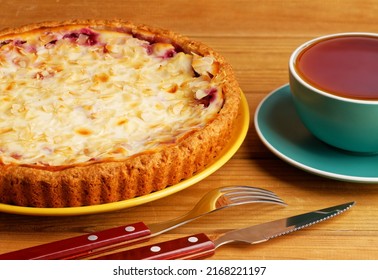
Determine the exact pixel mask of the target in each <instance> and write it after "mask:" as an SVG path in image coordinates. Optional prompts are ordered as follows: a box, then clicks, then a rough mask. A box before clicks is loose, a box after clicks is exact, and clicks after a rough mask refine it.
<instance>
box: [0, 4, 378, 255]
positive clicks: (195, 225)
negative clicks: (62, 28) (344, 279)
mask: <svg viewBox="0 0 378 280" xmlns="http://www.w3.org/2000/svg"><path fill="white" fill-rule="evenodd" d="M0 3H1V9H0V28H1V29H3V28H8V27H16V26H21V25H23V24H28V23H33V22H40V21H51V20H65V19H87V18H95V19H114V18H122V19H127V20H130V21H133V22H136V23H145V24H149V25H154V26H159V27H162V28H167V29H171V30H174V31H176V32H178V33H181V34H184V35H187V36H189V37H191V38H193V39H195V40H200V41H202V42H204V43H206V44H208V45H209V46H211V47H213V48H214V49H215V50H217V51H218V52H219V53H221V54H223V55H224V56H225V58H226V59H227V60H228V61H229V62H230V63H231V64H232V66H233V68H234V71H235V73H236V76H237V79H238V81H239V83H240V86H241V88H242V90H243V92H244V93H245V95H246V97H247V100H248V104H249V109H250V113H251V123H250V128H249V132H248V134H247V137H246V139H245V141H244V143H243V144H242V146H241V147H240V149H239V150H238V152H237V153H236V154H235V155H234V157H233V158H232V159H231V160H229V161H228V162H227V163H226V164H225V165H224V166H223V167H222V168H221V169H219V170H218V171H216V172H215V173H214V174H212V175H211V176H209V177H207V178H206V179H204V180H203V181H201V182H199V183H197V184H195V185H193V186H191V187H189V188H187V189H185V190H182V191H180V192H178V193H175V194H173V195H171V196H169V197H165V198H162V199H160V200H156V201H153V202H150V203H147V204H144V205H140V206H136V207H133V208H129V209H124V210H118V211H114V212H109V213H101V214H92V215H84V216H73V217H35V216H23V215H15V214H6V213H0V253H5V252H8V251H12V250H17V249H21V248H25V247H28V246H33V245H38V244H42V243H45V242H49V241H54V240H58V239H61V238H67V237H72V236H76V235H80V234H85V233H90V232H93V231H98V230H102V229H106V228H110V227H115V226H120V225H123V224H127V223H132V222H137V221H140V220H142V221H144V222H145V223H147V224H148V223H155V222H159V221H163V220H167V219H170V218H173V217H176V216H179V215H181V214H184V213H185V212H186V211H188V210H189V209H191V208H192V206H193V205H194V204H195V203H196V202H197V201H198V200H199V199H200V198H201V196H202V195H203V194H204V193H206V192H207V191H208V190H209V189H212V188H215V187H219V186H225V185H238V184H242V185H251V186H256V187H261V188H266V189H269V190H271V191H274V192H275V193H277V194H278V195H279V196H281V197H282V198H283V199H284V200H285V201H286V202H287V204H288V206H287V207H280V206H271V205H261V204H260V205H257V204H254V205H246V206H240V207H235V208H231V209H227V210H224V211H221V212H217V213H213V214H211V215H209V216H206V217H203V218H201V219H199V220H197V221H194V222H192V223H190V224H188V225H185V226H183V227H180V228H178V229H175V230H173V231H171V232H169V233H166V234H163V235H160V236H158V237H156V238H154V239H153V240H152V241H154V242H155V241H165V240H169V239H172V238H178V237H182V236H184V235H189V234H193V233H198V232H205V233H206V234H208V235H210V236H211V237H216V236H217V235H219V234H222V233H224V232H226V231H228V230H231V229H235V228H240V227H245V226H248V225H252V224H257V223H261V222H266V221H269V220H272V219H276V218H281V217H285V216H288V215H295V214H299V213H302V212H307V211H312V210H315V209H319V208H323V207H328V206H331V205H335V204H339V203H344V202H348V201H351V200H354V201H356V202H357V204H356V206H354V207H353V208H352V209H351V210H350V211H348V212H346V213H344V214H343V215H340V216H338V217H336V218H334V219H331V220H328V221H325V222H322V223H319V224H317V225H314V226H312V227H309V228H306V229H303V230H301V231H297V232H295V233H292V234H290V235H286V236H282V237H280V238H276V239H273V240H271V241H269V242H266V243H261V244H258V245H246V244H230V245H226V246H222V247H220V248H219V249H218V250H217V251H216V254H215V255H214V256H213V257H211V258H212V259H236V260H238V259H240V260H241V259H262V260H269V259H289V260H290V259H295V260H299V259H313V260H317V259H340V260H344V259H378V185H377V184H358V183H348V182H341V181H336V180H332V179H326V178H322V177H319V176H316V175H312V174H309V173H307V172H305V171H302V170H299V169H297V168H295V167H293V166H291V165H289V164H288V163H286V162H284V161H282V160H280V159H278V158H277V157H276V156H274V155H273V154H272V153H271V152H270V151H269V150H268V149H267V148H265V146H264V145H263V144H262V142H261V141H260V140H259V138H258V136H257V134H256V131H255V127H254V124H253V116H254V113H255V111H256V107H257V106H258V104H259V103H260V102H261V100H262V99H263V98H264V97H265V96H266V95H267V94H268V93H269V92H271V91H272V90H274V89H276V88H277V87H279V86H281V85H283V84H285V83H287V82H288V71H287V64H288V59H289V56H290V53H291V52H292V51H293V50H294V49H295V48H296V47H297V46H298V45H299V44H301V43H303V42H304V41H306V40H309V39H311V38H314V37H317V36H320V35H325V34H329V33H336V32H348V31H366V32H377V31H378V25H377V20H376V18H377V14H378V3H377V2H376V1H360V0H345V1H317V0H313V1H301V0H293V1H280V0H265V1H258V0H244V1H242V0H223V1H216V0H207V1H197V0H187V1H184V0H178V1H177V0H168V1H155V0H149V1H144V0H130V1H120V0H119V1H99V0H94V1H85V0H82V1H69V0H56V1H44V0H34V1H26V0H19V1H13V0H12V1H0ZM377 168H378V166H377Z"/></svg>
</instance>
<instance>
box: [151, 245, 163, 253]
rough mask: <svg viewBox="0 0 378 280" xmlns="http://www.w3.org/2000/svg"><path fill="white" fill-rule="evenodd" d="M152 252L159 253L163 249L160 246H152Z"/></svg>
mask: <svg viewBox="0 0 378 280" xmlns="http://www.w3.org/2000/svg"><path fill="white" fill-rule="evenodd" d="M150 250H151V252H154V253H157V252H159V251H160V250H161V248H160V247H159V246H152V247H151V248H150Z"/></svg>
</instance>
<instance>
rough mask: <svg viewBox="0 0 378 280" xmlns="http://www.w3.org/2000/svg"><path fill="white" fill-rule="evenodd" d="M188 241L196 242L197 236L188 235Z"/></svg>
mask: <svg viewBox="0 0 378 280" xmlns="http://www.w3.org/2000/svg"><path fill="white" fill-rule="evenodd" d="M188 241H189V242H190V243H196V242H197V241H198V238H197V237H195V236H192V237H189V238H188Z"/></svg>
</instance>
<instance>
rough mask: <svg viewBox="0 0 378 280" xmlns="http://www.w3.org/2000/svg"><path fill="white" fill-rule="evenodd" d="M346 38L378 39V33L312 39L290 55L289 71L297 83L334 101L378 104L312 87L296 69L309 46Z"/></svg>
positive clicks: (336, 34) (334, 35)
mask: <svg viewBox="0 0 378 280" xmlns="http://www.w3.org/2000/svg"><path fill="white" fill-rule="evenodd" d="M346 36H370V37H377V38H378V33H372V32H344V33H334V34H328V35H323V36H320V37H316V38H314V39H311V40H309V41H306V42H304V43H303V44H301V45H300V46H299V47H297V48H296V49H295V50H294V51H293V52H292V54H291V55H290V59H289V71H290V73H291V74H292V75H293V76H294V78H295V79H296V81H298V82H299V83H301V84H302V85H303V86H305V87H307V88H309V89H310V90H311V91H315V92H317V93H319V94H321V95H324V96H326V97H329V98H332V99H337V100H341V101H344V102H350V103H359V104H378V100H367V99H358V98H349V97H343V96H339V95H336V94H332V93H328V92H326V91H324V90H321V89H318V88H316V87H315V86H313V85H311V84H310V83H308V82H306V81H305V80H304V79H303V78H302V77H301V76H300V75H299V74H298V72H297V70H296V68H295V61H296V59H297V57H298V55H299V54H300V53H301V52H302V51H303V50H304V49H305V48H308V47H309V46H311V45H313V44H315V43H317V42H319V41H322V40H326V39H331V38H338V37H346Z"/></svg>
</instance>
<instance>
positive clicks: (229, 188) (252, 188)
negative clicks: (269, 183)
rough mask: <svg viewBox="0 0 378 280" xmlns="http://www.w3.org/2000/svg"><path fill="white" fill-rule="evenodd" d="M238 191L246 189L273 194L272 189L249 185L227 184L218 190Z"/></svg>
mask: <svg viewBox="0 0 378 280" xmlns="http://www.w3.org/2000/svg"><path fill="white" fill-rule="evenodd" d="M238 191H248V192H258V193H265V194H274V193H273V192H272V191H270V190H267V189H262V188H257V187H250V186H227V187H223V188H221V189H220V192H223V193H228V192H238Z"/></svg>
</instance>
